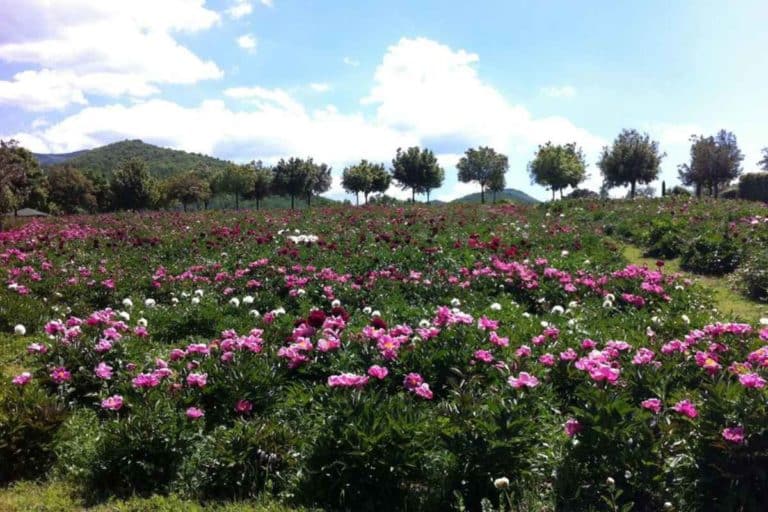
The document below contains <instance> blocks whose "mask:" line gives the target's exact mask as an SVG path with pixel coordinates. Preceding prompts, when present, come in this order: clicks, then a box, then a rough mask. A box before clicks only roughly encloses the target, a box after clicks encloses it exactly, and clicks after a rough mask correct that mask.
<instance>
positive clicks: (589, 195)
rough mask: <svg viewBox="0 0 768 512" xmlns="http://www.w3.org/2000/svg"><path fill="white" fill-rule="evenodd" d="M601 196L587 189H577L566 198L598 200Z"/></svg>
mask: <svg viewBox="0 0 768 512" xmlns="http://www.w3.org/2000/svg"><path fill="white" fill-rule="evenodd" d="M599 197H600V194H598V193H597V192H594V191H592V190H589V189H586V188H575V189H573V190H572V191H571V193H570V194H568V195H567V196H566V198H568V199H598V198H599Z"/></svg>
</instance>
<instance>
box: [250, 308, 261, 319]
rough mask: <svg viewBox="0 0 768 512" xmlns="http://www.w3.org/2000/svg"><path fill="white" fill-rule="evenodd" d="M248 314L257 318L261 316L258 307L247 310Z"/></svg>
mask: <svg viewBox="0 0 768 512" xmlns="http://www.w3.org/2000/svg"><path fill="white" fill-rule="evenodd" d="M248 314H249V315H251V316H252V317H253V318H259V317H260V316H261V313H259V310H258V309H252V310H250V311H249V312H248Z"/></svg>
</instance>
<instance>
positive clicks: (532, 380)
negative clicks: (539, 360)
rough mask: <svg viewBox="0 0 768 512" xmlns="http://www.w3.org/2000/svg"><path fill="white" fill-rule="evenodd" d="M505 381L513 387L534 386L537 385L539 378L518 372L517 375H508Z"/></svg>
mask: <svg viewBox="0 0 768 512" xmlns="http://www.w3.org/2000/svg"><path fill="white" fill-rule="evenodd" d="M507 382H508V383H509V385H510V386H512V387H513V388H515V389H520V388H535V387H536V386H538V385H539V379H537V378H536V377H534V376H533V375H531V374H529V373H527V372H520V375H519V376H518V377H513V376H510V377H509V379H508V380H507Z"/></svg>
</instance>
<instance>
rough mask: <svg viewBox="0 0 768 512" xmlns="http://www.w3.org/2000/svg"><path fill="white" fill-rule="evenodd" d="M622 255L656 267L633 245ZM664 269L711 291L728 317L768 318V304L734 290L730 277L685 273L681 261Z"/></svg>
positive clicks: (641, 263) (750, 320) (668, 262)
mask: <svg viewBox="0 0 768 512" xmlns="http://www.w3.org/2000/svg"><path fill="white" fill-rule="evenodd" d="M622 254H623V256H624V258H626V260H627V261H629V262H630V263H634V264H636V265H647V266H648V267H655V265H656V261H657V259H656V258H646V257H644V256H643V250H642V249H640V248H639V247H636V246H633V245H625V246H624V248H623V249H622ZM664 269H665V270H666V271H667V272H680V273H681V274H684V275H685V276H686V277H689V278H690V279H693V280H694V281H696V282H698V283H699V284H700V285H702V286H704V287H706V288H708V289H710V290H711V291H712V296H713V298H714V300H715V305H716V307H717V309H718V310H719V311H720V312H722V313H724V314H726V315H730V316H734V317H737V318H739V319H741V320H743V321H748V322H750V323H756V322H758V321H759V319H760V318H766V317H768V304H763V303H760V302H756V301H753V300H750V299H748V298H746V297H744V296H742V295H741V294H740V293H739V292H737V291H735V290H734V289H733V286H732V285H731V283H730V282H729V280H728V276H723V277H714V276H702V275H698V274H691V273H689V272H685V271H683V270H681V269H680V261H679V260H678V259H674V260H665V261H664Z"/></svg>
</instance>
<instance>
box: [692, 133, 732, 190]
mask: <svg viewBox="0 0 768 512" xmlns="http://www.w3.org/2000/svg"><path fill="white" fill-rule="evenodd" d="M743 160H744V154H743V153H742V152H741V150H740V149H739V146H738V144H737V142H736V136H735V135H734V134H733V133H731V132H727V131H725V130H720V131H719V132H718V133H717V135H714V136H709V137H705V136H703V135H699V136H696V135H694V136H692V137H691V162H690V164H683V165H681V166H679V168H678V174H679V176H680V181H682V182H683V185H695V186H696V191H697V193H696V195H697V196H698V195H700V192H701V190H702V189H704V188H705V189H707V190H709V195H710V196H712V197H718V195H719V191H720V187H721V186H724V185H727V184H728V183H730V182H731V181H732V180H734V179H736V178H738V177H739V175H740V174H741V170H742V169H741V162H742V161H743Z"/></svg>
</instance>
